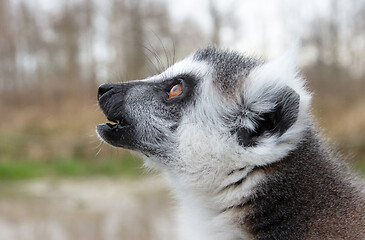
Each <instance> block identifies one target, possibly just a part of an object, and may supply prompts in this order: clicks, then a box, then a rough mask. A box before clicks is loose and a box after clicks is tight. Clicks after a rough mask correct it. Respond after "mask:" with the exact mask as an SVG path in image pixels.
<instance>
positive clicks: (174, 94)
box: [169, 84, 182, 98]
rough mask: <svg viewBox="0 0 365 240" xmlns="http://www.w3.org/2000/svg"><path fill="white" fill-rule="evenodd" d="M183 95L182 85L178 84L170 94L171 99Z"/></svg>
mask: <svg viewBox="0 0 365 240" xmlns="http://www.w3.org/2000/svg"><path fill="white" fill-rule="evenodd" d="M181 93H182V86H181V84H176V85H174V86H173V87H172V88H171V90H170V92H169V98H172V97H177V96H179V95H180V94H181Z"/></svg>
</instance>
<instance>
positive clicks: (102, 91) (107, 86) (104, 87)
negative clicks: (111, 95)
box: [98, 83, 113, 100]
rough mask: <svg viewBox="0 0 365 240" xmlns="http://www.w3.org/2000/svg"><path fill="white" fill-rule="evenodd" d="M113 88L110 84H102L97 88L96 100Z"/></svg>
mask: <svg viewBox="0 0 365 240" xmlns="http://www.w3.org/2000/svg"><path fill="white" fill-rule="evenodd" d="M112 88H113V85H112V84H108V83H103V84H101V85H100V86H99V90H98V100H99V99H100V98H101V97H102V96H103V95H104V94H105V93H107V92H109V91H110V90H111V89H112Z"/></svg>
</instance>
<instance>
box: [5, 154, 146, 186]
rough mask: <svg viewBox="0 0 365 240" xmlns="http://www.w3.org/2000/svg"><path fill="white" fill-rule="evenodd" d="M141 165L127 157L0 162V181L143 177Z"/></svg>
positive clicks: (139, 162)
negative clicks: (46, 178)
mask: <svg viewBox="0 0 365 240" xmlns="http://www.w3.org/2000/svg"><path fill="white" fill-rule="evenodd" d="M141 165H142V162H141V161H140V160H139V159H136V158H134V157H132V156H131V155H130V154H128V153H123V155H122V156H120V157H119V158H118V159H114V158H113V159H111V158H109V159H93V160H86V159H81V158H77V157H69V158H54V159H50V160H49V161H47V162H39V161H35V160H34V159H16V160H12V161H11V160H9V159H1V158H0V180H23V179H32V178H40V177H90V176H109V177H118V176H127V177H138V176H141V175H143V169H142V168H141Z"/></svg>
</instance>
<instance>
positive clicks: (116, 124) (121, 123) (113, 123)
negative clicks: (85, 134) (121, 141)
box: [98, 116, 130, 131]
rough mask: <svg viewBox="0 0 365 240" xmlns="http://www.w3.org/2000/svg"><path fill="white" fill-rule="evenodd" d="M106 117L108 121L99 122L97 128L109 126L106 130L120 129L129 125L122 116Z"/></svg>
mask: <svg viewBox="0 0 365 240" xmlns="http://www.w3.org/2000/svg"><path fill="white" fill-rule="evenodd" d="M107 119H108V121H109V122H108V123H103V124H99V125H98V128H99V126H100V127H102V126H104V128H109V129H108V130H116V131H118V130H119V129H122V128H124V127H126V126H129V125H130V124H129V123H128V122H127V121H126V120H125V118H123V117H118V119H114V118H110V117H108V116H107Z"/></svg>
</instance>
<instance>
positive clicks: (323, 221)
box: [97, 48, 365, 240]
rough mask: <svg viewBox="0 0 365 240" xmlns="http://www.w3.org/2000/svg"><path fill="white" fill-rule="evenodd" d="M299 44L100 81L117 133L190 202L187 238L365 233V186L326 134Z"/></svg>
mask: <svg viewBox="0 0 365 240" xmlns="http://www.w3.org/2000/svg"><path fill="white" fill-rule="evenodd" d="M291 52H292V51H289V52H288V53H286V54H284V55H283V56H282V57H280V58H278V59H277V60H274V61H271V62H267V63H265V62H262V61H259V60H254V59H252V58H247V57H245V56H243V55H240V54H239V53H236V52H233V51H227V50H219V49H215V48H207V49H203V50H198V51H196V52H195V53H193V54H192V55H190V56H189V57H187V58H186V59H184V60H182V61H180V62H177V63H176V64H174V65H173V66H171V67H170V68H168V69H167V70H166V71H164V72H163V73H161V74H159V75H156V76H152V77H149V78H147V79H144V80H139V81H131V82H124V83H115V84H102V85H101V86H100V87H99V91H98V100H99V105H100V107H101V109H102V110H103V112H104V113H105V115H106V117H107V118H108V120H110V121H111V122H113V124H112V123H106V124H100V125H99V126H98V127H97V133H98V135H99V136H100V138H101V139H102V140H104V141H106V142H107V143H109V144H111V145H113V146H116V147H123V148H127V149H130V150H134V151H137V152H140V153H142V154H143V156H144V158H145V164H146V165H147V166H148V167H152V168H155V169H159V170H161V171H162V172H163V173H164V175H166V177H167V179H168V180H169V182H171V184H172V186H173V188H174V189H175V193H176V196H177V198H178V200H179V202H180V214H179V218H178V219H179V228H180V236H181V239H187V240H195V239H196V240H204V239H209V240H214V239H216V240H222V239H224V240H230V239H365V201H364V195H363V188H362V187H360V185H357V184H355V181H354V180H353V178H352V177H351V174H349V173H348V171H347V170H346V167H344V166H343V165H342V163H340V161H338V160H337V157H336V156H335V155H334V154H333V153H332V152H331V150H329V149H328V148H327V147H326V146H325V143H323V142H322V140H321V139H320V138H319V137H318V134H317V131H316V130H315V128H314V127H313V124H312V120H311V117H310V113H309V106H310V99H311V95H310V93H309V92H308V91H307V90H306V88H305V86H304V84H305V83H304V80H303V79H302V78H301V77H300V76H299V75H298V74H297V71H296V66H295V64H294V62H295V57H293V55H294V54H291Z"/></svg>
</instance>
